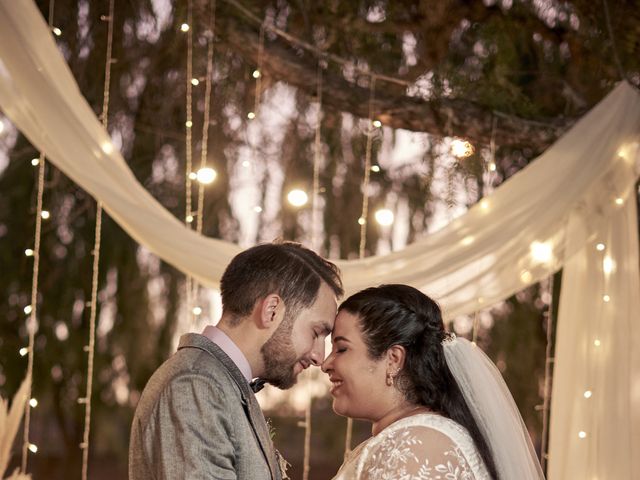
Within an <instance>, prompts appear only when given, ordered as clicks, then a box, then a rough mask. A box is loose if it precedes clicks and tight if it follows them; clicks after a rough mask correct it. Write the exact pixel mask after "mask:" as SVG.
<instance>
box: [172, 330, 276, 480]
mask: <svg viewBox="0 0 640 480" xmlns="http://www.w3.org/2000/svg"><path fill="white" fill-rule="evenodd" d="M181 348H197V349H199V350H204V351H205V352H207V353H209V354H210V355H212V356H213V357H215V358H216V359H217V360H218V361H219V362H220V363H222V365H223V366H224V367H225V368H226V369H227V371H228V372H229V374H230V375H231V378H233V381H234V382H235V383H236V385H238V388H239V390H240V397H241V400H242V405H243V407H244V411H245V413H246V415H247V418H248V419H249V423H251V426H252V428H253V431H254V433H255V434H256V438H257V439H258V443H259V444H260V448H261V449H262V453H263V454H264V457H265V459H266V461H267V463H268V465H269V471H270V472H271V478H272V479H273V480H280V478H281V476H280V469H279V466H278V464H277V460H276V453H275V450H274V447H273V442H272V441H271V438H270V435H269V429H268V428H267V422H266V421H265V419H264V414H263V413H262V410H261V409H260V405H259V404H258V400H256V397H255V395H254V393H253V391H251V388H250V387H249V382H247V379H246V378H245V377H244V375H243V374H242V372H241V371H240V369H239V368H238V367H237V366H236V364H235V363H233V360H231V359H230V358H229V357H228V355H227V354H226V353H224V352H223V351H222V349H221V348H220V347H218V346H217V345H216V344H215V343H213V342H212V341H211V340H209V339H208V338H207V337H205V336H204V335H199V334H197V333H187V334H186V335H183V336H182V337H180V344H179V346H178V350H180V349H181Z"/></svg>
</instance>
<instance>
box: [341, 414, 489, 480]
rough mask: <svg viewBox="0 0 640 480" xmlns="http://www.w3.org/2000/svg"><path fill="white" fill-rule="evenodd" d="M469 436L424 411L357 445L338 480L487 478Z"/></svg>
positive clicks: (342, 468) (445, 419)
mask: <svg viewBox="0 0 640 480" xmlns="http://www.w3.org/2000/svg"><path fill="white" fill-rule="evenodd" d="M489 478H490V477H489V474H488V473H487V469H486V467H485V465H484V462H483V461H482V458H481V457H480V454H479V453H478V451H477V450H476V448H475V445H474V443H473V440H472V439H471V436H470V435H469V433H468V432H467V430H466V429H465V428H463V427H462V426H461V425H459V424H458V423H456V422H454V421H453V420H450V419H448V418H445V417H443V416H441V415H437V414H434V413H421V414H418V415H413V416H411V417H406V418H403V419H401V420H398V421H397V422H394V423H392V424H391V425H389V426H388V427H387V428H385V429H384V430H382V431H381V432H380V433H379V434H378V435H376V436H375V437H371V438H369V439H368V440H366V441H364V442H362V443H361V444H360V445H358V446H357V447H356V448H355V449H354V450H353V451H352V452H351V453H350V454H349V455H348V457H347V458H346V460H345V462H344V463H343V464H342V466H341V467H340V470H339V471H338V473H337V475H336V476H335V477H334V480H391V479H393V480H489Z"/></svg>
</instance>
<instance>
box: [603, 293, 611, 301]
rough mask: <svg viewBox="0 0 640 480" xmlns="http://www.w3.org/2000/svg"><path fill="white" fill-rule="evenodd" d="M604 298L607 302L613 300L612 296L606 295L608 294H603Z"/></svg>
mask: <svg viewBox="0 0 640 480" xmlns="http://www.w3.org/2000/svg"><path fill="white" fill-rule="evenodd" d="M602 300H603V301H604V302H605V303H609V301H611V297H610V296H609V295H606V294H605V295H603V296H602Z"/></svg>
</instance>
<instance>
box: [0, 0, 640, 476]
mask: <svg viewBox="0 0 640 480" xmlns="http://www.w3.org/2000/svg"><path fill="white" fill-rule="evenodd" d="M0 107H1V108H2V109H3V111H4V113H5V114H6V115H7V116H8V117H9V118H10V119H11V121H12V122H13V123H14V124H15V125H16V126H17V127H18V128H19V129H20V130H21V131H22V133H23V134H24V135H26V136H27V137H28V138H29V140H30V141H31V142H32V143H33V144H34V145H35V146H36V147H37V148H38V149H40V150H42V151H43V152H45V154H46V156H47V158H49V160H50V161H51V162H52V163H53V164H55V165H56V166H57V167H58V168H59V169H60V170H62V171H63V172H64V173H65V174H66V175H68V176H69V177H70V178H71V179H73V180H74V181H75V182H77V183H78V184H79V185H80V186H82V187H83V188H84V189H85V190H87V191H88V192H89V193H90V194H91V195H93V196H94V197H95V198H96V199H98V200H100V201H102V203H103V206H104V209H105V210H106V211H107V212H108V213H109V215H111V217H112V218H114V219H115V220H116V221H117V222H118V223H119V224H120V225H121V226H122V228H123V229H125V230H126V231H127V232H128V233H129V234H130V235H131V236H132V237H133V238H134V239H135V240H136V241H138V242H139V243H140V244H142V245H144V246H145V247H147V248H148V249H150V250H151V251H153V252H154V253H156V254H157V255H159V256H160V257H162V258H163V259H164V260H165V261H167V262H169V263H171V264H172V265H174V266H175V267H177V268H179V269H180V270H182V271H183V272H185V273H188V274H190V275H192V276H193V277H195V278H196V279H197V280H199V281H200V282H202V283H203V284H206V285H209V286H216V285H217V282H218V280H219V278H220V276H221V274H222V271H223V269H224V267H225V265H226V264H227V263H228V261H229V260H230V259H231V257H232V256H233V255H235V254H236V253H237V252H238V251H239V250H240V249H239V248H238V247H237V246H236V245H232V244H229V243H227V242H223V241H220V240H215V239H210V238H205V237H202V236H199V235H197V234H196V233H194V232H193V231H191V230H189V229H188V228H186V227H184V226H183V225H182V224H181V223H180V222H179V221H178V220H177V219H176V218H174V217H173V216H172V215H171V214H170V213H169V212H167V211H166V210H165V209H164V208H163V207H162V206H161V205H160V204H159V203H158V202H156V201H155V200H154V199H153V197H152V196H151V195H150V194H149V193H148V192H147V191H146V190H145V189H144V188H143V187H142V185H140V184H139V183H138V182H137V181H136V179H135V177H134V175H133V174H132V172H131V171H130V170H129V168H128V167H127V164H126V163H125V161H124V159H123V158H122V156H121V155H120V153H119V152H117V151H115V150H114V148H113V145H112V143H111V141H110V139H109V136H108V134H107V133H106V132H105V131H104V130H103V129H102V126H101V125H100V123H99V121H98V120H97V118H96V117H95V115H94V113H93V112H92V110H91V108H90V107H89V106H88V105H87V103H86V101H85V100H84V98H83V97H82V95H81V93H80V91H79V89H78V86H77V85H76V83H75V81H74V79H73V76H72V74H71V72H70V71H69V69H68V67H67V65H66V63H65V61H64V59H63V57H62V56H61V55H60V53H59V52H58V50H57V48H56V45H55V42H54V40H53V38H52V36H51V34H50V32H49V30H48V28H47V26H46V23H45V22H44V20H43V19H42V17H41V15H40V13H39V12H38V10H37V7H36V6H35V5H34V3H33V2H29V1H26V0H20V1H9V0H0ZM639 134H640V96H639V95H638V92H636V91H635V90H634V89H633V88H632V87H631V86H629V85H628V84H626V83H621V84H620V85H618V86H617V87H616V88H615V89H614V90H613V91H612V92H611V93H610V94H609V95H608V96H607V97H606V98H605V99H604V100H603V101H602V102H600V103H599V104H598V105H597V106H596V107H594V108H593V109H592V110H591V112H589V113H588V114H587V115H586V116H585V117H584V118H583V119H581V120H580V121H579V122H578V123H577V124H576V125H575V126H574V127H573V128H572V129H571V130H570V131H569V132H567V133H566V134H565V135H564V136H563V137H562V138H561V139H560V140H558V141H557V142H556V143H555V144H554V145H553V146H552V147H550V148H549V149H548V150H547V151H546V152H545V153H544V154H543V155H541V156H540V157H539V158H537V159H536V160H535V161H534V162H532V163H531V164H530V165H529V166H528V167H527V168H525V169H524V170H522V171H521V172H519V173H518V174H516V175H515V176H514V177H513V178H511V179H509V180H508V181H507V182H505V183H504V184H503V185H501V186H500V187H499V188H498V189H497V190H496V191H495V192H494V193H493V194H492V195H491V196H490V197H488V198H486V199H484V200H483V201H482V202H480V203H479V204H477V205H476V206H474V207H473V208H472V209H470V210H469V212H468V213H467V214H465V215H464V216H462V217H460V218H458V219H457V220H455V221H454V222H452V223H451V224H450V225H448V226H447V227H446V228H444V229H442V230H440V231H439V232H436V233H434V234H432V235H429V236H428V237H425V238H424V239H421V240H419V241H417V242H416V243H414V244H413V245H410V246H408V247H407V248H406V249H404V250H402V251H400V252H395V253H392V254H389V255H385V256H380V257H371V258H367V259H364V260H358V261H348V262H344V261H343V262H338V264H339V266H340V267H341V269H342V272H343V279H344V282H345V285H346V287H347V290H348V291H349V292H353V291H356V290H358V289H361V288H363V287H366V286H370V285H376V284H380V283H392V282H396V283H406V284H409V285H413V286H415V287H417V288H420V289H421V290H423V291H425V292H427V293H429V294H430V295H431V296H433V297H435V298H437V299H439V301H440V302H441V304H442V305H443V307H444V310H445V313H446V315H447V317H448V318H451V317H454V316H456V315H459V314H464V313H470V312H473V311H475V310H477V309H479V308H482V307H484V306H487V305H491V304H493V303H495V302H498V301H500V300H502V299H504V298H506V297H508V296H509V295H511V294H513V293H515V292H517V291H519V290H521V289H522V288H524V287H525V286H527V285H529V284H532V283H534V282H536V281H538V280H540V279H542V278H545V277H547V276H548V275H549V274H550V273H552V272H554V271H556V270H558V269H559V268H561V267H562V266H563V265H565V263H566V267H565V274H564V282H563V296H562V305H561V307H560V315H559V324H560V326H559V332H558V348H557V367H556V368H557V370H556V375H555V378H554V388H555V393H554V402H553V407H554V414H553V415H552V425H551V440H552V444H551V445H552V448H553V451H552V452H551V458H552V461H551V475H550V478H551V479H552V480H556V479H557V480H560V479H562V478H569V477H567V475H570V477H571V478H595V477H593V475H591V473H592V471H591V470H590V471H589V472H590V473H589V475H586V474H585V475H586V476H585V477H580V476H574V475H573V473H571V474H569V473H567V472H572V470H573V469H574V468H577V467H576V465H578V464H579V463H581V460H580V459H582V458H583V457H581V455H582V454H583V452H585V451H586V452H588V454H587V455H588V456H592V457H593V458H597V459H598V462H602V463H598V465H597V468H600V467H601V466H602V465H605V466H611V467H612V468H611V469H610V471H617V470H615V469H614V468H613V466H612V465H611V463H613V462H616V465H621V464H622V465H628V466H629V468H631V462H632V460H631V455H632V453H631V452H633V451H634V450H636V451H640V440H639V439H638V433H637V425H638V423H637V421H638V419H637V417H633V412H639V411H640V404H639V403H638V402H639V399H638V397H639V396H640V394H639V393H638V388H640V387H638V359H637V353H636V354H634V353H633V349H632V345H633V344H634V343H635V344H640V332H639V331H638V329H637V326H635V325H634V322H637V317H638V304H637V302H638V298H639V293H640V292H639V291H638V275H639V273H638V261H637V244H638V238H637V228H636V226H635V225H636V223H635V220H636V219H635V217H634V216H633V215H632V213H631V211H630V209H631V208H632V207H631V206H630V205H631V204H632V203H633V202H634V201H635V192H634V190H633V186H634V182H635V180H636V178H637V170H636V161H637V158H638V138H639ZM616 198H620V199H621V200H622V202H623V205H618V204H617V203H616V202H615V199H616ZM625 205H626V206H625ZM622 232H627V233H626V235H627V236H625V237H624V238H625V241H622V240H621V236H624V235H623V234H622ZM608 235H610V236H611V240H610V241H609V243H611V246H610V247H609V248H610V249H609V250H606V252H608V253H609V255H610V256H611V259H612V261H613V262H614V263H615V265H616V266H617V267H616V269H615V270H614V271H613V272H612V273H611V274H609V275H608V276H607V277H606V282H607V283H606V288H607V294H608V295H610V297H611V301H610V302H609V303H608V304H607V305H606V308H610V309H615V314H614V313H612V311H613V310H605V307H603V305H602V295H600V290H598V288H599V287H598V285H597V282H600V281H603V282H604V280H599V279H598V278H599V277H597V275H596V271H597V268H596V266H595V265H597V264H598V262H601V261H602V259H601V258H600V256H598V254H599V253H600V252H596V251H594V242H596V241H597V240H598V239H600V238H605V237H607V236H608ZM104 241H109V239H105V240H104ZM616 242H617V243H616ZM634 255H635V256H634ZM634 258H635V260H634ZM567 262H568V263H567ZM44 274H46V272H45V273H44ZM603 285H604V284H603ZM603 285H601V286H600V288H605V287H604V286H603ZM594 292H598V293H597V294H595V293H594ZM634 302H635V303H634ZM614 322H615V325H614ZM589 325H590V327H589V328H595V326H596V325H597V326H599V328H602V329H603V330H602V331H603V334H602V335H603V337H605V333H606V332H605V330H606V331H607V332H609V335H610V337H611V338H610V339H609V343H608V344H607V343H605V342H604V340H603V346H604V347H605V348H601V349H600V350H598V351H597V353H594V351H593V350H592V349H589V348H587V345H588V342H589V341H590V340H591V339H590V338H587V337H586V336H585V337H584V339H583V340H584V341H582V340H580V339H582V336H583V335H587V333H586V329H587V326H589ZM607 329H610V330H607ZM614 329H617V330H614ZM605 338H606V337H605ZM595 372H597V375H596V373H595ZM587 380H588V382H587ZM585 382H587V383H589V382H590V384H591V385H593V397H592V398H591V399H590V400H591V404H584V405H585V407H584V417H579V416H578V415H579V414H578V411H577V410H578V409H576V410H571V409H570V408H569V406H570V405H573V403H572V402H581V401H582V400H580V398H578V397H576V392H578V393H579V391H580V390H581V389H582V388H584V385H585ZM598 382H600V383H598ZM607 388H612V389H613V390H611V392H610V393H609V394H607V395H608V396H606V397H604V396H600V395H605V391H606V389H607ZM634 389H635V390H634ZM616 393H622V395H623V397H622V398H624V399H626V400H625V401H624V402H622V401H621V400H620V398H618V397H616V399H615V401H614V399H613V397H614V395H615V394H616ZM621 402H622V403H621ZM623 403H624V407H623ZM580 405H582V403H581V404H580ZM593 405H600V409H593V408H591V406H593ZM618 408H619V409H620V412H628V413H627V416H626V417H621V416H617V415H612V414H613V413H614V412H615V413H617V412H618V410H616V409H618ZM605 409H607V410H605ZM569 412H570V413H571V414H569ZM605 412H607V413H608V415H607V414H606V413H605ZM635 415H637V413H636V414H635ZM586 419H588V420H589V421H588V422H587V420H586ZM582 421H585V422H586V423H585V424H588V427H585V428H586V430H585V431H586V435H587V436H586V437H585V438H584V439H579V438H578V436H577V433H576V432H575V429H576V428H579V427H580V425H581V422H582ZM613 432H616V435H615V438H612V437H611V436H609V433H611V435H614V433H613ZM574 434H575V435H574ZM565 435H566V436H565ZM620 436H624V437H625V438H626V439H628V441H627V442H626V443H620V442H618V440H619V438H620ZM604 444H606V445H611V446H612V445H624V448H621V450H620V451H618V452H617V455H611V456H608V457H607V458H606V459H605V458H601V456H600V455H597V456H595V457H594V456H593V452H594V451H596V450H598V448H600V446H601V445H604ZM570 447H571V448H570ZM612 448H613V447H612ZM585 449H587V450H585ZM621 457H624V458H625V459H626V463H625V462H622V461H621ZM584 458H586V457H584ZM594 461H595V460H594ZM636 461H637V460H636ZM582 463H588V462H582ZM590 465H591V464H590ZM593 468H594V469H595V468H596V466H594V467H593ZM620 468H623V467H620ZM593 471H594V472H595V470H593ZM632 471H638V470H637V469H635V470H634V469H631V470H628V471H627V473H629V475H622V474H621V475H620V477H619V478H631V473H630V472H632ZM598 472H600V470H598ZM598 478H606V477H598Z"/></svg>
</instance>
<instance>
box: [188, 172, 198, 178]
mask: <svg viewBox="0 0 640 480" xmlns="http://www.w3.org/2000/svg"><path fill="white" fill-rule="evenodd" d="M189 178H190V179H191V180H197V179H198V174H197V173H196V172H191V173H189Z"/></svg>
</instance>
